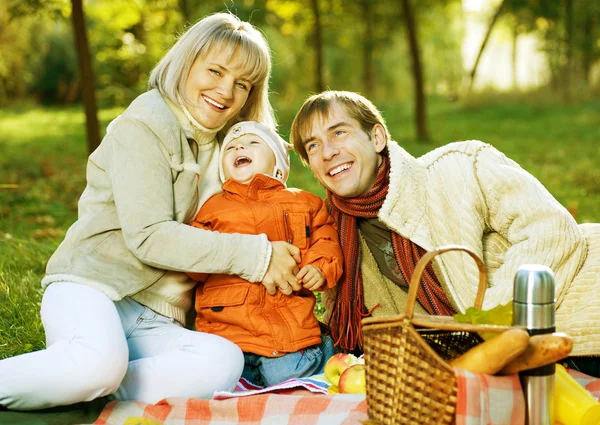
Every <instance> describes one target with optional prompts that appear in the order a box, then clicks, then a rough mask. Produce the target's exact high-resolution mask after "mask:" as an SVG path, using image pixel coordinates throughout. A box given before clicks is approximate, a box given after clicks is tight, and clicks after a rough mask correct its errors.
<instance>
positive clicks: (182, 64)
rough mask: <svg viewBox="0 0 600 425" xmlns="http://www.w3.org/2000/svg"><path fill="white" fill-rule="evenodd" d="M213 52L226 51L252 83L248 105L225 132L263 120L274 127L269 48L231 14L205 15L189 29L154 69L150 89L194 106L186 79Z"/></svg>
mask: <svg viewBox="0 0 600 425" xmlns="http://www.w3.org/2000/svg"><path fill="white" fill-rule="evenodd" d="M210 52H227V55H228V60H235V61H238V63H239V64H240V67H241V69H242V72H243V73H245V74H247V75H248V77H247V78H248V79H249V81H250V82H251V83H252V89H251V91H250V94H249V96H248V100H247V101H246V104H245V105H244V106H243V107H242V109H241V110H240V112H239V113H238V114H237V116H236V117H234V118H233V119H232V120H231V121H230V122H229V123H227V125H226V127H225V128H224V130H227V128H228V127H229V126H231V125H232V124H234V123H236V122H238V121H244V120H254V121H260V122H262V123H265V124H267V125H269V126H271V127H275V126H276V121H275V116H274V113H273V108H272V107H271V103H270V102H269V78H270V75H271V55H270V51H269V45H268V43H267V41H266V39H265V38H264V37H263V35H262V34H261V33H260V32H259V31H258V30H257V29H256V28H255V27H253V26H252V25H251V24H249V23H247V22H243V21H241V20H240V19H239V18H238V17H237V16H235V15H233V14H231V13H215V14H213V15H209V16H206V17H205V18H203V19H201V20H200V21H198V22H197V23H196V24H194V25H193V26H192V27H190V28H189V29H188V30H187V31H186V32H185V33H184V34H183V35H182V36H181V37H180V38H179V40H177V42H176V43H175V44H174V45H173V47H171V49H170V50H169V51H168V52H167V53H166V54H165V56H164V57H163V58H162V59H161V60H160V62H158V64H157V65H156V67H155V68H154V69H153V70H152V73H151V74H150V79H149V81H148V89H149V90H151V89H155V88H156V89H158V90H159V91H160V93H161V94H162V95H163V96H165V97H166V98H168V99H169V100H171V101H172V102H175V103H179V102H182V101H183V102H186V103H188V104H193V102H191V101H190V100H189V99H187V98H186V96H185V85H186V82H187V78H188V75H189V72H190V69H191V67H192V65H193V64H194V61H195V60H196V58H197V57H198V56H200V57H206V55H208V54H210Z"/></svg>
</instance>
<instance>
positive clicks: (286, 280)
mask: <svg viewBox="0 0 600 425" xmlns="http://www.w3.org/2000/svg"><path fill="white" fill-rule="evenodd" d="M271 245H272V246H273V250H272V252H271V262H270V263H269V268H268V269H267V273H266V274H265V277H264V278H263V281H262V284H263V285H264V286H265V288H267V292H268V293H269V295H275V294H276V293H277V289H279V290H280V291H281V292H282V293H283V294H285V295H290V294H291V293H292V292H293V291H299V290H300V289H301V288H302V285H301V284H300V283H298V281H297V279H296V275H297V274H298V263H300V250H299V249H298V248H297V247H295V246H294V245H291V244H289V243H287V242H282V241H277V242H271Z"/></svg>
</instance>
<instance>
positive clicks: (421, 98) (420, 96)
mask: <svg viewBox="0 0 600 425" xmlns="http://www.w3.org/2000/svg"><path fill="white" fill-rule="evenodd" d="M400 2H401V5H402V9H403V12H404V13H403V16H404V24H405V25H406V36H407V41H408V48H409V51H410V56H411V65H412V67H411V68H412V75H413V83H414V90H415V93H414V96H415V97H414V99H415V125H416V129H417V139H418V140H421V141H428V140H430V137H429V130H428V129H427V104H426V99H425V88H424V82H423V68H422V66H421V57H420V53H419V42H418V38H419V35H418V30H417V22H416V19H415V17H414V14H413V10H412V6H411V3H410V0H400Z"/></svg>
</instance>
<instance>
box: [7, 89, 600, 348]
mask: <svg viewBox="0 0 600 425" xmlns="http://www.w3.org/2000/svg"><path fill="white" fill-rule="evenodd" d="M379 106H380V108H381V109H382V111H383V112H384V116H385V117H386V120H387V122H388V124H389V127H390V130H391V133H392V135H393V137H394V138H395V140H397V141H398V142H399V143H400V144H401V145H402V146H403V147H404V148H405V149H407V150H408V151H409V152H411V153H412V154H413V155H416V156H418V155H420V154H423V153H424V152H426V151H428V150H430V149H433V148H434V147H436V146H440V145H443V144H445V143H447V142H450V141H456V140H465V139H480V140H483V141H485V142H488V143H491V144H492V145H494V146H496V147H497V148H498V149H500V150H501V151H503V152H504V153H506V155H507V156H509V157H510V158H512V159H514V160H515V161H517V162H519V163H520V164H521V165H522V166H523V168H525V169H526V170H528V171H529V172H531V173H532V174H533V175H534V176H536V177H537V178H538V179H539V180H540V181H541V182H542V183H543V184H544V185H545V186H546V187H547V188H548V190H549V191H550V192H551V193H552V194H553V195H554V196H555V197H556V198H557V199H558V200H559V201H560V202H561V203H562V204H563V205H565V206H566V207H568V208H569V209H570V210H571V211H572V212H573V213H574V214H575V216H576V219H577V220H578V221H579V222H599V221H600V101H592V100H588V101H585V102H583V101H582V102H579V103H572V104H569V105H564V104H553V103H552V102H550V101H548V100H547V99H546V98H536V97H535V96H530V97H527V96H503V97H500V96H494V97H480V98H475V99H471V100H470V101H469V102H468V103H459V102H456V103H451V102H448V101H446V100H445V99H441V98H432V99H430V102H429V129H430V132H431V135H432V138H433V141H432V142H431V143H429V144H423V143H418V142H416V141H415V140H414V138H415V137H414V130H413V124H412V118H411V113H410V109H409V105H406V104H402V105H394V104H382V105H379ZM119 112H120V110H119V109H111V110H103V111H102V112H101V113H100V119H101V122H102V124H101V126H102V128H106V125H107V124H108V122H109V121H110V120H111V119H112V118H114V117H115V116H116V115H117V114H118V113H119ZM294 113H295V110H293V109H292V108H287V109H286V108H280V116H281V117H282V118H284V119H285V121H284V122H282V132H283V134H284V135H287V131H288V129H289V125H290V121H291V117H293V116H294ZM86 156H87V154H86V143H85V127H84V117H83V112H82V110H81V108H54V109H42V108H36V107H20V108H15V109H11V110H0V358H4V357H8V356H12V355H15V354H19V353H23V352H27V351H32V350H36V349H39V348H42V347H43V346H44V335H43V329H42V327H41V323H40V317H39V304H40V300H41V290H40V283H39V282H40V279H41V278H42V276H43V273H44V267H45V263H46V261H47V260H48V258H49V256H50V255H51V253H52V252H53V251H54V249H55V248H56V246H57V245H58V244H59V243H60V241H61V240H62V238H63V237H64V234H65V232H66V230H67V228H68V227H69V225H70V224H71V223H72V222H73V221H74V220H75V218H76V215H77V200H78V198H79V196H80V194H81V191H82V190H83V188H84V185H85V163H86ZM289 186H295V187H301V188H303V189H305V190H310V191H312V192H315V193H317V194H319V195H321V196H322V195H323V190H322V189H321V188H320V187H319V185H318V184H317V183H316V181H315V180H314V178H313V177H312V175H311V174H310V172H309V170H308V169H306V168H305V167H303V166H302V165H301V164H300V161H298V160H297V158H296V157H293V158H292V173H291V176H290V180H289Z"/></svg>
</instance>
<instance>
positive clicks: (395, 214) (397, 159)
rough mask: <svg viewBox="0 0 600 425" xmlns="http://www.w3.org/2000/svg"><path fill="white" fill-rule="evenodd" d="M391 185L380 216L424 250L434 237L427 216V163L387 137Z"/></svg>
mask: <svg viewBox="0 0 600 425" xmlns="http://www.w3.org/2000/svg"><path fill="white" fill-rule="evenodd" d="M387 148H388V152H389V157H390V186H389V189H388V195H387V197H386V199H385V201H384V203H383V205H382V207H381V209H380V210H379V214H378V215H379V218H380V219H381V221H382V222H383V223H385V225H386V226H387V227H389V228H390V229H392V230H393V231H395V232H396V233H398V234H400V235H401V236H404V237H405V238H409V239H410V240H411V241H413V242H414V243H416V244H417V245H420V246H421V247H422V248H424V249H425V250H427V251H429V250H432V249H433V248H434V247H433V241H432V240H431V235H430V232H429V226H428V223H427V222H426V217H425V213H426V211H425V202H426V200H427V199H426V197H427V192H426V190H425V188H426V170H425V167H424V166H423V165H422V164H421V163H420V162H419V160H418V159H416V158H414V157H413V156H412V155H410V154H409V153H408V152H406V151H405V150H404V149H403V148H401V147H400V146H399V145H398V143H396V142H395V141H393V140H390V141H388V143H387Z"/></svg>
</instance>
